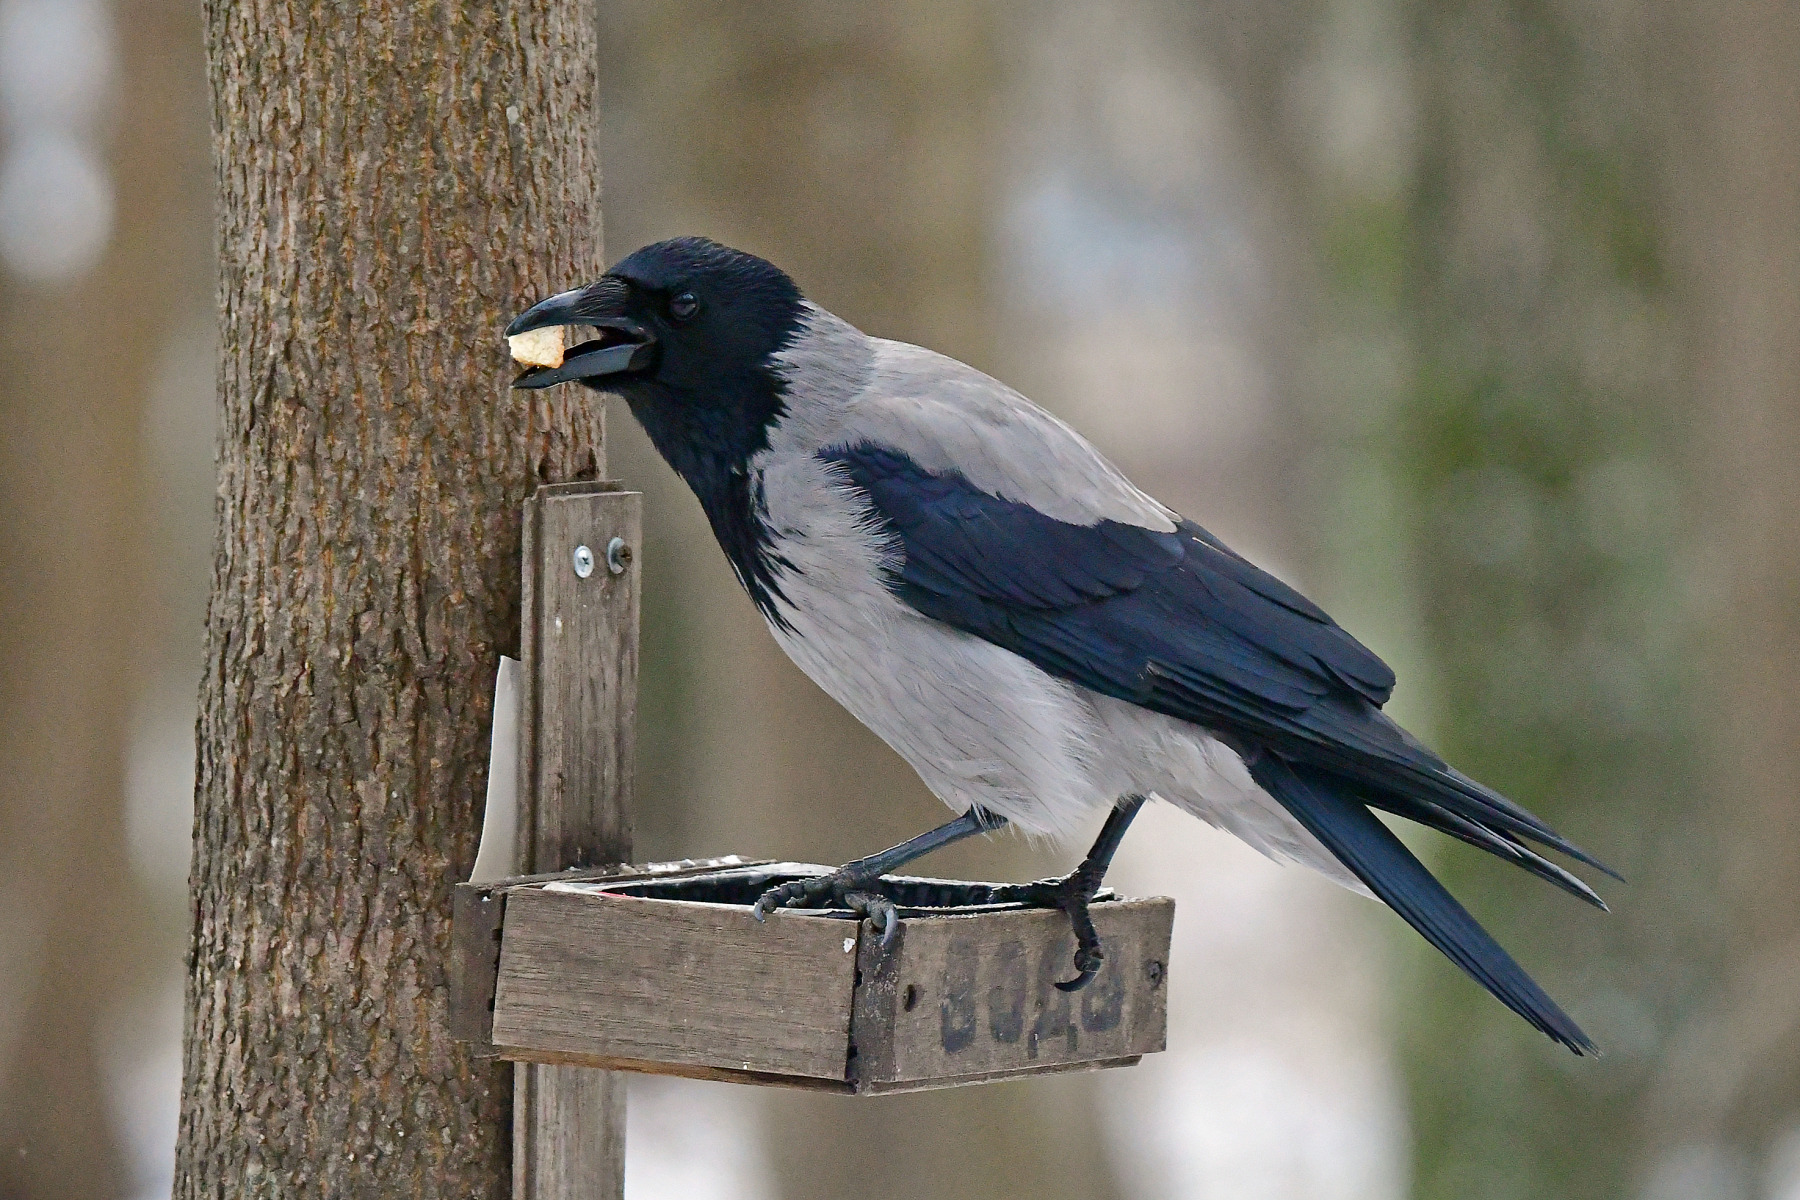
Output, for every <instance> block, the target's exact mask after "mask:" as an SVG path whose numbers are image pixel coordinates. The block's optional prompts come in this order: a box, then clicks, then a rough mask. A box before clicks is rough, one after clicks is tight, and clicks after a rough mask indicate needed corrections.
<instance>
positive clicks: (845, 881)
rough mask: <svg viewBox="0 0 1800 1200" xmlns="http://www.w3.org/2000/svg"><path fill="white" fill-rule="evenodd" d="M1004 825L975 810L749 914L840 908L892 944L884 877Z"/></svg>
mask: <svg viewBox="0 0 1800 1200" xmlns="http://www.w3.org/2000/svg"><path fill="white" fill-rule="evenodd" d="M1004 824H1006V818H1005V817H1002V816H999V815H997V814H995V813H990V812H985V811H983V810H982V809H979V808H971V809H970V810H969V811H968V812H966V813H964V814H963V815H962V816H960V817H958V818H956V820H954V821H946V822H945V823H944V824H942V825H939V826H938V827H937V828H936V829H931V830H927V831H926V832H924V833H921V834H920V835H919V836H918V837H916V838H913V839H912V840H910V841H905V842H901V843H900V844H899V845H898V846H890V847H889V848H888V849H886V850H883V851H882V852H881V853H879V854H871V855H869V856H868V857H867V858H859V859H857V860H856V861H854V862H847V863H845V864H844V865H843V866H841V867H839V868H838V869H837V870H835V871H833V872H832V873H831V874H829V875H817V876H814V877H813V878H811V879H796V880H794V881H793V882H792V883H784V884H782V885H781V886H780V887H773V888H770V889H769V890H768V891H766V892H764V893H763V894H762V895H761V896H760V897H758V898H757V901H756V904H755V905H754V906H753V907H752V908H751V909H750V915H751V916H753V917H755V918H756V919H757V920H759V921H760V920H762V919H763V918H764V917H767V916H768V915H769V914H770V913H772V912H774V911H775V910H776V909H778V908H787V907H789V906H795V907H799V908H815V907H817V908H822V907H825V906H827V905H831V904H841V905H843V906H844V907H845V908H848V909H850V910H851V911H852V912H859V913H861V914H862V915H863V916H865V917H868V918H869V919H870V920H871V921H872V922H874V925H875V930H876V932H877V933H879V934H880V935H881V944H882V945H884V946H885V945H888V944H889V943H891V942H892V941H893V940H894V935H895V934H896V933H898V932H899V930H900V922H899V919H898V918H897V917H896V915H895V912H894V902H893V901H892V900H890V899H888V898H887V897H886V896H883V895H881V894H880V892H879V891H878V889H879V888H880V886H881V884H880V880H881V877H882V876H883V875H886V874H887V873H888V872H889V871H892V870H895V869H896V868H898V867H902V866H905V865H906V864H907V863H909V862H912V861H913V860H914V859H916V858H923V857H925V856H926V855H927V854H930V853H931V852H932V851H933V850H937V849H941V848H942V847H944V846H948V845H949V844H950V843H952V842H960V841H962V840H963V839H964V838H966V837H973V836H974V835H975V834H978V833H988V832H990V831H992V830H995V829H998V828H1000V827H1001V826H1002V825H1004ZM1102 869H1104V868H1102Z"/></svg>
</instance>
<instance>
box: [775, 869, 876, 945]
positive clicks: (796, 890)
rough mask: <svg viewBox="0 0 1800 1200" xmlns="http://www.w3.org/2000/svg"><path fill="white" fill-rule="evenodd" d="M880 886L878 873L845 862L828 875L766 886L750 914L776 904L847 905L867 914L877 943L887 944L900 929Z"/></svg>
mask: <svg viewBox="0 0 1800 1200" xmlns="http://www.w3.org/2000/svg"><path fill="white" fill-rule="evenodd" d="M880 888H881V876H880V875H879V874H877V873H875V872H873V871H870V870H867V869H864V868H862V867H861V864H860V863H847V864H845V865H844V866H842V867H839V868H838V869H837V870H835V871H833V872H831V874H829V875H814V876H812V877H811V878H810V879H796V880H793V881H792V882H790V883H784V884H782V885H781V886H780V887H772V888H770V889H769V890H768V891H766V892H764V893H763V894H762V895H761V896H759V897H757V900H756V903H755V904H754V905H752V906H751V909H750V915H751V916H753V917H755V918H756V919H757V920H758V921H761V920H763V919H765V918H766V917H767V916H768V915H769V914H770V913H772V912H774V911H775V910H776V909H778V908H831V907H834V906H835V907H839V908H847V909H849V910H850V911H851V912H854V913H860V914H861V915H863V916H865V917H867V918H869V923H870V924H871V925H872V926H873V927H874V930H875V932H876V933H877V934H879V935H880V936H881V944H882V945H883V946H887V945H891V944H892V943H893V940H894V936H895V935H896V934H898V933H899V932H900V914H899V912H898V911H897V910H896V908H895V907H894V902H893V900H891V899H890V898H888V897H887V896H884V895H882V894H881V891H880Z"/></svg>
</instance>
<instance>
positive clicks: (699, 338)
mask: <svg viewBox="0 0 1800 1200" xmlns="http://www.w3.org/2000/svg"><path fill="white" fill-rule="evenodd" d="M804 305H805V298H804V297H802V296H801V295H800V289H799V288H797V287H795V286H794V282H793V280H791V279H789V278H788V277H787V276H786V275H784V274H782V273H781V271H779V270H778V269H776V268H775V267H773V266H771V265H770V264H769V263H766V262H764V261H763V260H762V259H760V258H757V257H756V256H755V255H752V254H745V253H743V252H742V251H739V250H733V249H730V248H729V247H726V246H721V245H719V244H718V243H717V242H712V241H708V240H707V239H705V238H696V237H689V238H676V239H674V240H673V241H668V242H657V243H656V244H655V245H653V246H645V247H644V248H643V249H642V250H639V251H637V252H636V253H634V254H631V255H629V256H627V257H626V258H624V259H622V260H621V261H620V262H619V263H618V264H617V265H615V266H614V267H613V269H612V270H610V271H608V272H607V273H606V274H605V275H602V276H601V277H600V279H599V280H598V281H597V282H595V283H593V284H591V285H589V286H588V287H584V288H576V289H575V290H574V291H570V292H564V293H562V294H561V295H559V296H552V297H550V299H548V300H545V301H543V302H542V303H540V304H537V305H534V306H532V307H531V308H529V309H527V310H526V311H525V312H524V313H522V314H520V316H519V317H518V319H517V320H515V321H514V322H513V323H512V324H511V325H509V326H507V328H506V333H507V336H508V337H511V336H512V335H514V334H519V333H525V332H527V331H529V330H532V329H542V328H545V327H546V326H550V325H591V326H593V327H594V328H596V329H598V330H599V332H600V336H599V337H598V338H597V339H595V340H594V341H591V342H587V343H585V344H583V345H580V346H576V347H575V348H574V349H572V350H570V351H569V352H568V353H567V354H566V355H565V356H564V359H563V363H562V365H561V366H560V367H552V368H535V369H533V370H529V371H526V372H525V373H524V374H523V375H520V376H519V377H518V378H517V379H516V380H514V381H513V386H514V387H518V388H539V387H548V386H550V385H551V384H554V383H569V382H580V383H585V384H587V385H588V386H589V387H593V388H597V389H603V390H605V391H610V392H617V393H618V394H619V395H620V396H622V397H624V399H625V402H626V403H627V404H628V405H630V406H631V413H632V415H633V416H635V417H636V418H637V419H638V423H639V424H641V425H643V427H644V431H645V432H646V433H648V434H649V435H650V440H651V441H652V442H654V443H655V445H656V449H657V450H658V452H660V453H661V454H662V456H663V458H664V459H666V460H667V461H668V464H669V465H670V466H671V467H674V468H675V470H676V472H677V473H679V474H680V475H681V477H682V478H683V479H685V480H686V481H687V484H688V486H689V487H691V488H693V490H694V495H695V497H696V498H698V499H699V501H700V507H701V508H702V509H704V510H705V511H706V516H707V519H708V520H709V521H710V522H711V523H712V527H713V532H714V533H715V534H716V535H717V536H718V539H719V545H720V546H721V547H722V548H723V549H724V551H725V554H726V557H727V558H729V559H730V560H731V564H732V566H733V567H735V568H736V570H737V573H738V578H739V579H740V580H742V581H743V584H744V586H745V588H747V589H748V590H749V592H750V596H751V598H752V599H753V600H755V602H756V604H757V607H758V608H760V609H762V611H763V612H764V613H765V614H766V615H767V616H768V617H769V619H770V620H773V621H780V620H781V618H780V616H779V614H778V612H777V610H776V606H775V600H776V598H778V597H779V596H780V595H781V589H780V585H779V583H778V581H777V579H776V569H777V567H778V566H780V565H781V560H779V559H778V558H777V557H776V556H775V554H774V551H773V549H772V547H771V542H770V535H769V530H768V528H767V526H766V525H765V523H764V522H763V520H762V518H761V516H760V508H761V505H760V499H759V496H758V494H757V489H756V485H755V484H754V483H753V482H752V481H751V479H750V477H749V472H748V469H747V468H748V465H749V462H750V458H751V456H752V455H754V454H756V452H757V451H759V450H761V449H763V448H764V447H765V446H767V445H768V435H769V427H770V425H771V424H773V423H774V421H775V420H776V419H777V418H779V417H780V416H781V415H782V414H783V413H784V412H785V411H786V406H785V404H784V402H783V399H782V395H783V392H782V384H781V380H780V379H779V378H778V377H777V375H776V373H775V369H774V364H773V359H774V356H775V355H776V354H777V353H779V352H780V351H781V349H782V348H783V347H785V346H786V345H787V344H788V343H789V342H790V341H791V340H792V339H793V337H794V335H795V334H796V333H797V332H798V330H799V328H800V322H801V319H802V316H803V314H804V311H805V309H804Z"/></svg>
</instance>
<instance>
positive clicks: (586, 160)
mask: <svg viewBox="0 0 1800 1200" xmlns="http://www.w3.org/2000/svg"><path fill="white" fill-rule="evenodd" d="M206 20H207V49H208V57H209V72H210V76H211V85H212V95H213V111H214V117H213V122H214V150H215V158H216V163H217V170H218V185H219V259H220V290H219V301H220V342H221V365H220V376H219V391H220V435H219V492H218V522H217V535H216V542H215V558H214V567H213V590H212V600H211V604H210V606H209V611H208V616H207V630H206V663H205V671H204V677H203V680H202V683H201V716H200V724H199V736H198V741H199V752H198V768H197V770H198V782H197V785H196V793H197V795H196V813H195V838H196V843H197V844H196V848H195V856H194V866H193V874H192V880H191V890H192V898H193V933H192V939H193V940H192V957H191V961H190V977H189V986H188V1013H187V1030H186V1049H185V1062H184V1079H183V1090H182V1114H181V1134H180V1144H179V1147H178V1151H177V1166H176V1187H175V1191H176V1195H177V1196H180V1197H198V1196H220V1197H224V1196H230V1197H238V1196H258V1197H261V1196H268V1197H288V1196H322V1197H333V1198H340V1197H363V1196H366V1197H391V1196H396V1195H416V1196H425V1195H430V1196H440V1195H443V1196H471V1195H473V1196H492V1197H498V1196H502V1195H504V1194H505V1192H506V1189H507V1186H508V1181H509V1178H510V1176H509V1168H508V1132H509V1130H510V1129H511V1123H510V1120H509V1111H508V1106H509V1100H510V1086H509V1080H510V1075H511V1070H510V1068H509V1067H506V1066H504V1065H497V1064H493V1063H488V1062H477V1061H474V1060H472V1059H470V1058H469V1057H468V1055H467V1054H466V1053H465V1052H464V1051H463V1049H462V1048H461V1047H458V1046H456V1045H455V1044H454V1043H452V1041H451V1040H450V1038H449V1036H448V1034H447V1032H446V1031H445V971H444V963H445V960H446V958H447V955H448V951H449V931H450V927H449V915H450V889H451V885H452V883H453V882H454V881H455V880H456V879H459V878H461V877H462V876H464V875H465V874H466V873H467V871H468V869H469V866H470V865H471V863H472V861H473V859H474V855H475V843H476V838H477V835H478V831H479V828H480V810H479V805H480V799H481V796H482V788H483V783H484V778H485V774H486V748H487V746H486V738H487V726H488V722H489V717H490V713H489V703H490V693H491V688H492V681H493V671H494V665H495V659H496V656H498V655H499V654H501V653H503V652H515V653H516V649H515V642H516V636H517V629H518V605H519V596H518V578H519V575H518V547H519V504H520V502H521V501H522V500H523V499H524V498H525V496H526V494H527V491H528V490H529V488H530V487H531V486H533V485H534V484H535V483H537V482H539V481H554V480H562V479H570V478H583V477H592V476H594V475H596V474H598V473H599V472H601V471H602V470H603V469H604V460H603V457H602V456H603V453H604V451H603V444H602V427H601V410H600V407H599V406H598V405H597V404H594V403H592V402H591V401H590V400H589V399H588V397H587V396H586V394H585V393H580V392H579V391H578V390H577V389H573V388H563V389H555V390H554V391H553V392H550V393H533V394H532V397H531V398H529V399H527V398H524V397H521V396H518V395H514V394H509V393H508V391H507V390H506V385H507V380H508V376H509V373H510V372H509V369H508V364H507V362H506V358H505V354H504V350H503V347H502V344H501V342H500V328H501V326H502V324H503V323H504V321H505V319H506V317H507V316H508V315H509V314H510V313H512V312H514V311H517V309H518V307H519V306H520V305H521V304H522V303H524V302H525V301H527V300H528V299H533V298H536V297H538V296H541V295H543V294H544V293H546V292H547V291H549V290H550V289H551V288H552V287H566V286H568V285H569V283H570V281H572V280H576V279H582V278H587V277H590V276H592V275H593V274H595V273H596V272H597V271H598V269H599V266H600V262H601V258H600V238H599V170H598V162H597V157H596V146H595V128H594V121H595V111H594V105H595V94H596V72H595V62H596V59H595V42H594V31H593V12H592V10H591V8H590V7H589V6H588V5H587V4H585V3H582V2H579V0H523V2H522V3H519V4H512V5H498V6H496V5H482V4H457V3H443V2H438V3H433V2H430V0H415V2H407V0H372V2H371V3H368V4H365V5H362V6H359V7H358V8H357V9H356V10H355V11H354V12H352V11H350V10H348V9H344V8H341V7H339V6H327V7H319V6H307V5H300V4H294V3H289V2H285V0H251V2H248V3H232V2H228V0H209V2H208V4H207V5H206Z"/></svg>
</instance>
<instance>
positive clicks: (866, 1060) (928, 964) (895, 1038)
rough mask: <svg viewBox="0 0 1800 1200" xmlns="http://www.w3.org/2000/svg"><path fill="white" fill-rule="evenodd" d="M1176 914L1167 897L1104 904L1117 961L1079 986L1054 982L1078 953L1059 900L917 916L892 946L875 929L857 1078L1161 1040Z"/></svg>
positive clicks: (1072, 1056)
mask: <svg viewBox="0 0 1800 1200" xmlns="http://www.w3.org/2000/svg"><path fill="white" fill-rule="evenodd" d="M1174 913H1175V905H1174V902H1173V901H1170V900H1167V899H1153V900H1121V901H1115V902H1111V903H1106V904H1097V905H1095V906H1094V909H1093V917H1094V928H1095V929H1096V931H1098V933H1099V934H1100V938H1101V942H1102V944H1103V945H1104V947H1105V951H1106V961H1105V964H1104V966H1103V967H1102V968H1101V971H1100V974H1099V975H1098V976H1097V977H1096V978H1095V979H1094V981H1093V982H1092V983H1090V984H1089V985H1088V986H1087V987H1086V988H1084V989H1083V990H1081V991H1079V992H1075V993H1069V992H1063V991H1060V990H1058V989H1057V988H1056V987H1055V986H1054V985H1055V983H1056V981H1057V980H1059V979H1064V978H1067V977H1068V976H1069V975H1070V974H1071V973H1072V971H1073V968H1072V967H1071V965H1070V963H1071V959H1072V956H1073V953H1074V939H1073V936H1072V935H1071V934H1070V932H1069V921H1068V918H1067V917H1066V916H1064V915H1063V914H1062V913H1060V912H1057V911H1054V910H1045V909H1026V910H1014V911H1006V912H983V913H970V914H955V915H946V916H941V917H931V918H928V919H923V920H910V921H907V922H906V923H905V924H904V925H903V926H902V931H901V935H900V938H899V940H898V941H897V942H896V943H895V945H894V946H893V947H892V948H890V949H889V950H887V951H885V952H883V951H882V950H881V947H880V945H879V942H878V940H877V939H875V938H874V936H873V935H872V934H871V933H869V932H868V931H867V930H865V932H864V934H863V945H862V946H861V947H860V948H859V959H860V962H861V966H862V972H863V977H864V979H865V981H866V983H865V986H864V987H863V988H862V989H860V990H859V992H858V994H857V1014H856V1020H855V1022H854V1028H855V1031H856V1034H857V1043H856V1046H857V1054H856V1057H855V1058H854V1059H853V1060H852V1062H853V1070H852V1078H853V1080H854V1081H855V1082H856V1083H857V1085H858V1089H859V1090H865V1091H876V1090H895V1085H901V1084H905V1083H908V1082H924V1081H932V1082H935V1083H940V1084H943V1083H952V1082H956V1081H960V1080H969V1081H974V1080H977V1079H988V1078H996V1077H1002V1076H1005V1075H1011V1074H1018V1073H1034V1072H1037V1071H1041V1070H1044V1069H1047V1068H1053V1067H1059V1066H1076V1065H1079V1066H1085V1065H1088V1064H1093V1063H1096V1062H1110V1061H1112V1060H1120V1059H1135V1058H1136V1057H1138V1056H1140V1055H1143V1054H1148V1053H1151V1052H1153V1051H1157V1050H1161V1049H1162V1048H1163V1044H1164V1038H1165V1032H1166V1029H1167V1021H1168V1014H1167V996H1168V987H1167V975H1168V954H1169V936H1170V931H1171V927H1172V924H1173V921H1174Z"/></svg>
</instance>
